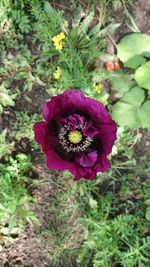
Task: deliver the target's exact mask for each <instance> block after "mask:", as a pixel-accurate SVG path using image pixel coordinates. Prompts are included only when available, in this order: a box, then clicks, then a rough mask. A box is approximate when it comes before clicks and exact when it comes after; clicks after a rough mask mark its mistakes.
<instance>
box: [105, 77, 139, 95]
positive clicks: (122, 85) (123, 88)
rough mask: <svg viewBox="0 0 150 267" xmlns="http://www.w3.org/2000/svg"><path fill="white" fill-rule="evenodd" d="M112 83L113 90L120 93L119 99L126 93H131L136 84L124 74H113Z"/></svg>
mask: <svg viewBox="0 0 150 267" xmlns="http://www.w3.org/2000/svg"><path fill="white" fill-rule="evenodd" d="M110 81H111V85H112V90H113V91H117V92H118V93H119V95H118V96H119V97H121V96H123V94H124V93H125V92H127V91H129V90H130V89H131V88H132V87H133V86H134V85H135V82H134V81H133V80H132V79H131V77H130V76H129V75H128V74H124V73H122V72H118V73H114V74H112V76H111V77H110Z"/></svg>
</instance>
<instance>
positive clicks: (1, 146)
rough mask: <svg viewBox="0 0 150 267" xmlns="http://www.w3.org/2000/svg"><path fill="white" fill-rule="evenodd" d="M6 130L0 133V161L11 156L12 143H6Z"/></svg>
mask: <svg viewBox="0 0 150 267" xmlns="http://www.w3.org/2000/svg"><path fill="white" fill-rule="evenodd" d="M6 135H7V129H5V130H3V131H2V133H0V159H1V158H3V157H6V156H7V155H9V154H11V152H12V151H13V149H14V142H11V143H8V142H7V141H6Z"/></svg>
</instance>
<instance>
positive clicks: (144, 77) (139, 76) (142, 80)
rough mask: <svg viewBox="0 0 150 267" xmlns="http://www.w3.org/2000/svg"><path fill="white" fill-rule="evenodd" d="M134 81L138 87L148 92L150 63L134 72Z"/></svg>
mask: <svg viewBox="0 0 150 267" xmlns="http://www.w3.org/2000/svg"><path fill="white" fill-rule="evenodd" d="M134 79H135V80H136V82H137V83H138V85H139V86H141V87H143V88H146V89H149V90H150V61H148V62H146V63H145V64H143V65H142V66H141V67H139V68H138V69H137V70H136V72H135V75H134Z"/></svg>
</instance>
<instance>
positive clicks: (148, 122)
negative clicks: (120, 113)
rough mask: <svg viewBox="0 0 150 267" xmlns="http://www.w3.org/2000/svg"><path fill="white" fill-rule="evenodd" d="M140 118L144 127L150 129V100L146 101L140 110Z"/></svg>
mask: <svg viewBox="0 0 150 267" xmlns="http://www.w3.org/2000/svg"><path fill="white" fill-rule="evenodd" d="M137 112H138V116H139V118H140V120H141V126H142V127H150V100H148V101H146V102H145V103H144V104H143V105H142V106H141V107H140V108H139V109H138V111H137Z"/></svg>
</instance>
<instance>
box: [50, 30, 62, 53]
mask: <svg viewBox="0 0 150 267" xmlns="http://www.w3.org/2000/svg"><path fill="white" fill-rule="evenodd" d="M63 39H65V35H64V33H63V32H61V33H60V34H57V35H55V36H54V37H53V38H52V41H53V43H54V46H55V48H56V49H57V50H59V51H61V50H62V48H63V42H62V40H63Z"/></svg>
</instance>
